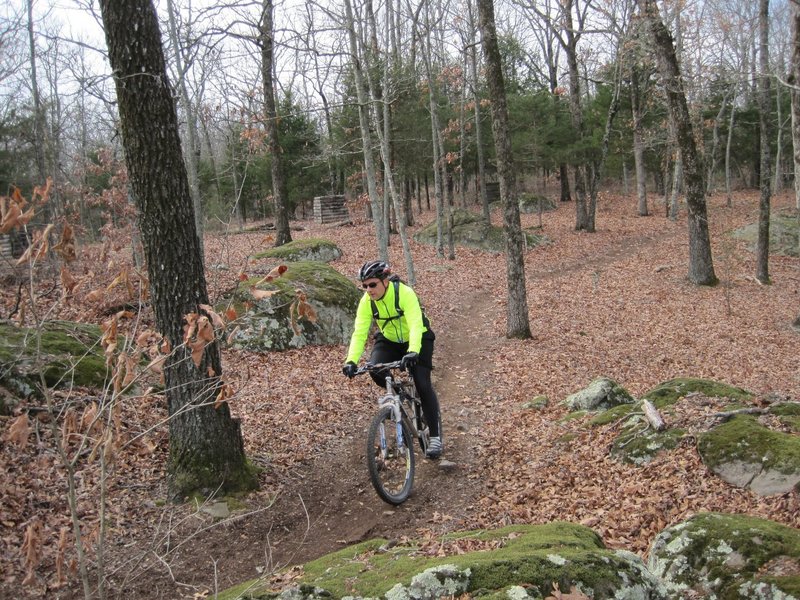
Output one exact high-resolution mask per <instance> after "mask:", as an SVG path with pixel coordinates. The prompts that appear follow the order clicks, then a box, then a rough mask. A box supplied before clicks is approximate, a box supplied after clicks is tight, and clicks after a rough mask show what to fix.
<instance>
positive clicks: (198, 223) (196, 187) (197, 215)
mask: <svg viewBox="0 0 800 600" xmlns="http://www.w3.org/2000/svg"><path fill="white" fill-rule="evenodd" d="M167 13H168V15H169V39H170V43H171V44H172V52H173V54H174V55H175V68H176V69H177V71H178V99H179V101H180V103H181V106H182V107H183V112H184V114H185V115H186V128H185V131H186V145H187V146H189V149H188V151H187V152H184V158H185V160H186V174H187V176H188V178H189V193H190V194H191V195H192V205H193V206H194V225H195V229H196V230H197V239H198V240H199V241H200V252H201V253H202V252H203V201H202V199H201V197H200V178H199V175H198V169H197V163H198V158H199V148H200V147H199V145H198V143H197V129H196V119H195V116H194V107H193V106H192V102H191V99H190V98H189V90H188V88H187V87H186V70H185V69H184V65H183V51H182V50H181V47H180V44H179V43H178V26H177V22H176V19H175V3H174V0H167Z"/></svg>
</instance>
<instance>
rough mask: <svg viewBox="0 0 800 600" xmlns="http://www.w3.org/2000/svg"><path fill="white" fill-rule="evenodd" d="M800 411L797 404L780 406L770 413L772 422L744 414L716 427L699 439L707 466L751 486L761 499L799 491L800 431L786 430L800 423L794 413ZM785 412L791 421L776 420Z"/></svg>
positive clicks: (773, 408) (699, 445) (734, 481)
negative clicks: (776, 416)
mask: <svg viewBox="0 0 800 600" xmlns="http://www.w3.org/2000/svg"><path fill="white" fill-rule="evenodd" d="M798 408H799V407H798V405H797V404H786V405H778V406H775V407H771V408H770V410H769V413H768V415H769V414H772V415H773V418H772V419H770V418H769V416H766V417H765V418H761V419H759V418H756V417H755V416H752V415H748V414H741V415H737V416H734V417H733V418H731V419H730V420H728V421H726V422H724V423H722V424H720V425H717V426H716V427H713V428H712V429H710V430H709V431H707V432H705V433H704V434H702V435H701V436H700V438H699V440H698V444H697V448H698V451H699V452H700V456H701V457H702V459H703V463H704V464H705V465H706V467H708V468H709V470H711V471H713V472H714V473H716V474H717V475H719V476H720V477H721V478H722V479H724V480H725V481H727V482H728V483H730V484H731V485H735V486H737V487H749V488H750V489H751V490H753V491H754V492H755V493H757V494H759V495H761V496H767V495H771V494H785V493H786V492H790V491H792V490H793V489H796V488H797V487H798V484H800V436H798V435H797V433H800V432H798V431H797V430H794V431H791V432H786V431H783V429H785V428H787V427H788V428H790V429H791V428H792V426H791V423H792V422H794V423H795V424H796V423H797V421H796V420H793V419H792V417H794V419H796V416H795V415H792V412H793V411H797V409H798ZM781 413H783V414H784V415H785V416H787V417H789V419H786V420H784V421H783V422H781V421H780V420H779V419H776V418H775V417H774V416H775V415H781ZM787 423H789V424H788V425H787ZM773 427H774V428H773Z"/></svg>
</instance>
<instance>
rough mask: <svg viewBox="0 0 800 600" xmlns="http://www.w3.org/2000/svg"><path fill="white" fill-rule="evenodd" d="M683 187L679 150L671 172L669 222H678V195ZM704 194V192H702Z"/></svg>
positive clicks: (681, 161) (681, 159)
mask: <svg viewBox="0 0 800 600" xmlns="http://www.w3.org/2000/svg"><path fill="white" fill-rule="evenodd" d="M682 186H683V157H682V154H681V149H680V148H678V152H677V154H676V155H675V165H674V169H673V171H672V188H671V189H672V195H671V196H670V199H669V218H670V220H671V221H677V220H678V208H679V206H680V193H681V187H682ZM703 193H704V194H705V190H703Z"/></svg>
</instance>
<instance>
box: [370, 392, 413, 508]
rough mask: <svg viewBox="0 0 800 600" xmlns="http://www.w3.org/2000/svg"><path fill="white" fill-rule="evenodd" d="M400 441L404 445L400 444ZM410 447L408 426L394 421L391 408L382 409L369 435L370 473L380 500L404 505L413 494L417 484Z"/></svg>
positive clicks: (410, 440) (373, 421)
mask: <svg viewBox="0 0 800 600" xmlns="http://www.w3.org/2000/svg"><path fill="white" fill-rule="evenodd" d="M398 432H399V436H398ZM398 437H400V439H402V444H398ZM411 444H412V437H411V432H410V431H409V428H408V425H407V424H406V423H404V422H403V421H402V420H401V421H400V422H398V421H396V420H395V418H394V411H393V410H392V408H391V407H390V406H384V407H383V408H381V409H380V411H379V412H378V414H377V415H375V418H374V419H372V423H371V424H370V427H369V433H368V434H367V469H368V470H369V478H370V481H372V486H373V487H374V488H375V491H376V492H378V496H380V497H381V499H383V500H384V501H385V502H388V503H389V504H401V503H403V502H404V501H405V500H406V498H408V496H409V495H410V494H411V486H412V485H413V484H414V450H413V447H412V446H411Z"/></svg>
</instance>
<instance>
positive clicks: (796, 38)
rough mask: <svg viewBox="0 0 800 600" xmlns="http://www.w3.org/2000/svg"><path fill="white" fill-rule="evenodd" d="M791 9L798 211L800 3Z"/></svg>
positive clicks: (798, 199) (799, 201) (799, 204)
mask: <svg viewBox="0 0 800 600" xmlns="http://www.w3.org/2000/svg"><path fill="white" fill-rule="evenodd" d="M791 7H792V8H791V10H792V60H791V70H790V75H789V83H791V84H792V88H791V98H792V146H793V148H794V152H793V160H794V204H795V208H796V209H797V210H798V211H800V92H798V89H797V88H798V86H800V4H798V3H797V2H792V3H791Z"/></svg>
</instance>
